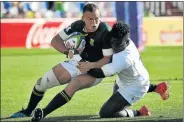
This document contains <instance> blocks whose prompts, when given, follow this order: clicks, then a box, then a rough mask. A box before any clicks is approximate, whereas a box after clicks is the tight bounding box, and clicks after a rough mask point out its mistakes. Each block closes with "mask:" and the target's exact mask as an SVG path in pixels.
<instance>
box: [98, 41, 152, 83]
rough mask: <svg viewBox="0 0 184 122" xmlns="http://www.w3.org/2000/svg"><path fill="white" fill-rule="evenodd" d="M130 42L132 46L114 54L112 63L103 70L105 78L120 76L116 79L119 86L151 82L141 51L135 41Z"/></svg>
mask: <svg viewBox="0 0 184 122" xmlns="http://www.w3.org/2000/svg"><path fill="white" fill-rule="evenodd" d="M129 40H130V44H129V45H128V46H127V47H126V48H125V49H124V50H123V51H121V52H119V53H116V54H113V59H112V62H111V63H109V64H106V65H104V66H103V67H102V68H101V69H102V70H103V72H104V75H105V76H112V75H114V74H117V75H118V77H117V79H116V82H117V84H118V86H121V85H130V84H131V83H133V82H139V81H145V80H149V74H148V72H147V70H146V68H145V67H144V65H143V63H142V61H141V58H140V54H139V51H138V50H137V48H136V46H135V44H134V43H133V41H132V40H131V39H129Z"/></svg>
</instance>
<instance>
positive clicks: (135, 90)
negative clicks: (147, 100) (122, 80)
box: [117, 81, 150, 105]
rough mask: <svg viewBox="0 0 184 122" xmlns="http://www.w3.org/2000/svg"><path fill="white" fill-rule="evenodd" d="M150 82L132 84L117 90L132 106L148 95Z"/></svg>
mask: <svg viewBox="0 0 184 122" xmlns="http://www.w3.org/2000/svg"><path fill="white" fill-rule="evenodd" d="M149 85H150V82H149V81H145V82H144V83H137V82H136V83H132V84H130V85H126V86H119V89H118V90H117V91H118V92H119V93H120V94H121V95H122V96H123V97H124V98H125V99H126V100H127V101H128V102H129V103H130V104H131V105H133V104H134V103H135V102H137V101H138V100H140V99H141V98H142V97H144V95H145V94H146V93H147V91H148V89H149Z"/></svg>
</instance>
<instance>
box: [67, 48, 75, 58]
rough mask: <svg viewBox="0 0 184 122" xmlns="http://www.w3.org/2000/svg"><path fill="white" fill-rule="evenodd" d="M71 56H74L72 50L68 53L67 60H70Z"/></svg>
mask: <svg viewBox="0 0 184 122" xmlns="http://www.w3.org/2000/svg"><path fill="white" fill-rule="evenodd" d="M73 56H74V51H73V50H69V52H68V58H69V59H72V58H73Z"/></svg>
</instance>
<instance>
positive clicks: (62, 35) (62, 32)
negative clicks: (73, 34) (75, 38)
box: [59, 30, 68, 41]
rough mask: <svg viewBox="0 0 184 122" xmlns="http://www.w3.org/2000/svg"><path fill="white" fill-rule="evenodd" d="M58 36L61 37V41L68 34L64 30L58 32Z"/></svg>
mask: <svg viewBox="0 0 184 122" xmlns="http://www.w3.org/2000/svg"><path fill="white" fill-rule="evenodd" d="M59 36H60V37H61V38H62V40H63V41H65V40H66V39H67V38H68V35H67V34H66V33H65V31H64V30H62V31H60V32H59Z"/></svg>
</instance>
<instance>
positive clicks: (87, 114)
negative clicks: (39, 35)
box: [1, 47, 183, 122]
mask: <svg viewBox="0 0 184 122" xmlns="http://www.w3.org/2000/svg"><path fill="white" fill-rule="evenodd" d="M141 56H142V60H143V62H144V65H145V67H146V68H147V70H148V72H149V74H150V79H151V83H159V82H161V81H162V80H167V81H168V83H169V92H170V98H169V99H168V100H166V101H163V100H162V99H161V97H160V96H159V95H158V94H156V93H149V94H147V95H146V96H145V97H144V98H143V99H141V101H139V102H138V103H136V104H135V105H133V106H132V107H131V108H132V109H139V108H140V107H141V106H142V105H144V104H146V105H147V106H148V107H149V108H150V111H151V113H152V115H151V116H150V117H135V118H110V119H101V118H99V116H98V112H99V110H100V107H101V106H102V105H103V103H104V102H105V101H106V100H107V99H108V98H109V97H110V96H111V94H112V87H113V82H114V80H115V77H111V78H106V79H104V81H103V82H101V83H100V84H99V85H97V86H95V87H92V88H89V89H85V90H81V91H79V92H77V93H76V94H75V96H74V97H73V98H72V100H71V101H70V102H69V103H68V104H66V105H65V106H63V107H61V108H59V109H57V110H56V111H54V112H53V113H51V114H50V115H48V116H47V117H46V118H45V119H44V120H43V121H57V122H60V121H65V122H69V121H79V122H82V121H95V122H99V121H105V122H109V121H110V122H112V121H121V122H122V121H125V122H127V121H143V122H145V121H154V122H155V121H163V122H168V121H170V122H176V121H179V122H181V121H182V116H183V111H182V110H183V104H182V99H183V76H182V74H183V70H182V63H183V61H182V47H146V49H145V51H144V52H143V53H141ZM64 60H65V56H64V55H62V54H60V53H58V52H56V51H55V50H54V49H42V50H41V49H30V50H28V49H1V118H4V117H7V116H10V115H12V114H13V113H14V112H16V111H18V110H20V109H21V108H22V107H26V105H27V104H28V101H29V96H30V94H31V91H32V88H33V86H34V84H35V83H36V80H37V79H38V78H39V77H41V76H42V75H43V74H44V73H45V72H46V71H48V70H49V69H50V68H51V67H53V66H54V65H56V64H58V63H59V62H61V61H64ZM63 88H64V86H57V87H55V88H53V89H50V90H48V91H47V93H46V94H45V96H44V98H43V100H42V101H41V102H40V103H39V105H38V107H44V106H46V105H47V104H48V103H49V101H50V100H51V99H52V98H53V97H54V96H55V95H56V94H57V93H58V92H59V91H61V90H62V89H63ZM29 120H30V118H23V119H6V120H2V121H29Z"/></svg>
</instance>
